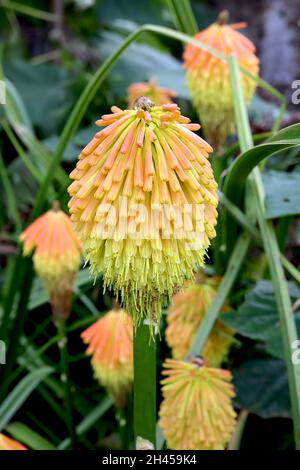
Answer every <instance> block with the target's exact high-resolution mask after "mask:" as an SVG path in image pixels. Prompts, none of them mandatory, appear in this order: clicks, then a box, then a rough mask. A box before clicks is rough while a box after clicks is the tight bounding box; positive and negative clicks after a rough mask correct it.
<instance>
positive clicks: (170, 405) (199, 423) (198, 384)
mask: <svg viewBox="0 0 300 470" xmlns="http://www.w3.org/2000/svg"><path fill="white" fill-rule="evenodd" d="M198 361H199V362H198ZM164 367H165V370H164V372H163V374H164V375H165V376H166V378H165V379H163V380H162V382H161V383H162V386H163V387H162V393H163V401H162V404H161V408H160V412H159V415H160V421H159V425H160V426H161V428H162V430H163V433H164V436H165V438H166V441H167V444H168V447H169V448H171V449H175V450H223V449H224V448H225V446H226V445H227V444H228V442H229V440H230V438H231V435H232V433H233V431H234V428H235V418H236V413H235V411H234V409H233V407H232V404H231V398H232V397H233V396H234V395H235V394H234V391H233V387H232V385H231V383H230V382H231V379H232V376H231V373H230V372H229V371H227V370H223V369H213V368H208V367H205V366H202V365H201V361H200V359H199V360H195V361H194V362H193V363H188V362H183V361H176V360H174V359H167V360H166V362H165V364H164Z"/></svg>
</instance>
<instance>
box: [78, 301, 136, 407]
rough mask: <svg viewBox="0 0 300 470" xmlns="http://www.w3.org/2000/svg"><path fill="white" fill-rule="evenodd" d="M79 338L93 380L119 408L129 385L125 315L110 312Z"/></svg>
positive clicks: (129, 333) (129, 345)
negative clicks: (89, 363)
mask: <svg viewBox="0 0 300 470" xmlns="http://www.w3.org/2000/svg"><path fill="white" fill-rule="evenodd" d="M81 337H82V339H83V341H84V342H85V343H86V344H88V349H87V351H86V353H87V354H89V355H91V356H92V359H91V362H92V367H93V369H94V374H95V377H96V378H97V379H98V381H99V382H100V384H101V385H103V386H104V387H106V388H107V389H108V390H109V392H110V393H111V394H112V395H113V397H114V399H115V402H116V404H117V405H118V406H122V405H123V404H124V401H125V399H126V395H127V393H128V392H129V391H130V389H131V386H132V382H133V325H132V319H131V317H130V315H128V313H126V312H125V311H124V310H122V309H114V310H111V311H110V312H108V313H106V314H105V315H104V316H103V317H101V318H100V319H99V320H97V321H96V322H95V323H93V324H92V325H91V326H90V327H89V328H87V329H86V330H85V331H84V332H83V333H82V334H81Z"/></svg>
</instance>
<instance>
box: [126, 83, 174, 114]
mask: <svg viewBox="0 0 300 470" xmlns="http://www.w3.org/2000/svg"><path fill="white" fill-rule="evenodd" d="M140 96H145V97H146V98H149V100H151V101H152V102H153V103H155V104H156V105H157V106H161V105H163V104H166V103H173V100H172V98H175V96H176V93H175V92H174V91H172V90H169V89H168V88H162V87H159V86H158V85H157V83H156V81H155V80H150V81H149V82H145V83H133V84H132V85H130V86H129V87H128V90H127V103H128V107H129V108H132V107H134V104H135V102H136V100H137V99H138V98H139V97H140Z"/></svg>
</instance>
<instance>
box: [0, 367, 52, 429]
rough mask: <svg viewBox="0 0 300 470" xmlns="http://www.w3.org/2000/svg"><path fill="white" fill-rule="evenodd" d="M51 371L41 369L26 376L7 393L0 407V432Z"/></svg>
mask: <svg viewBox="0 0 300 470" xmlns="http://www.w3.org/2000/svg"><path fill="white" fill-rule="evenodd" d="M51 372H53V369H52V368H51V367H42V368H41V369H39V370H35V371H34V372H30V373H29V374H27V375H26V377H24V378H23V379H22V380H21V381H20V382H19V383H18V385H16V386H15V388H14V389H13V390H12V391H11V392H10V393H9V395H8V396H7V397H6V399H5V400H4V401H3V402H2V404H1V406H0V430H2V429H3V428H5V426H6V425H7V424H8V423H9V421H10V419H11V418H12V417H13V416H14V415H15V413H16V412H17V411H18V410H19V408H20V407H21V406H22V405H23V403H24V402H25V400H27V398H28V397H29V395H30V394H31V393H32V392H33V390H34V389H35V388H36V387H37V386H38V385H39V384H40V382H41V381H42V380H44V379H45V378H46V377H47V376H48V375H49V374H50V373H51Z"/></svg>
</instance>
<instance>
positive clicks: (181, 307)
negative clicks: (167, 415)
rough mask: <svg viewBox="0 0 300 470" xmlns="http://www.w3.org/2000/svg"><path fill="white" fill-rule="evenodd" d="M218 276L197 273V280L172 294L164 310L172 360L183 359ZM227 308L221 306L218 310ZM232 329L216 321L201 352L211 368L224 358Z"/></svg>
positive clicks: (217, 283) (231, 340) (203, 314)
mask: <svg viewBox="0 0 300 470" xmlns="http://www.w3.org/2000/svg"><path fill="white" fill-rule="evenodd" d="M220 280H221V279H220V278H218V277H211V278H208V277H206V276H205V275H203V274H200V273H197V275H196V281H197V282H189V283H187V285H186V287H185V288H184V289H183V290H182V291H180V292H178V293H176V294H175V295H174V296H173V299H172V303H171V304H170V306H169V308H168V310H167V328H166V340H167V343H168V345H169V346H170V348H171V349H172V355H173V357H174V358H175V359H184V358H185V357H186V356H187V354H188V351H189V349H190V347H191V345H192V342H193V339H194V337H195V333H196V331H197V329H198V328H199V326H200V324H201V322H202V320H203V318H204V317H205V314H206V312H207V310H208V308H209V307H210V305H211V304H212V302H213V300H214V298H215V296H216V294H217V288H218V285H219V283H220ZM228 310H229V308H228V305H226V304H225V305H224V306H223V309H222V310H221V313H223V314H224V313H225V312H227V311H228ZM233 334H234V332H233V330H231V329H230V328H228V327H227V326H225V325H223V324H222V323H221V322H220V321H216V323H215V325H214V328H213V330H212V332H211V333H210V335H209V337H208V340H207V342H206V344H205V346H204V348H203V351H202V353H201V355H202V356H203V357H204V359H205V361H206V363H207V364H208V365H209V366H210V367H219V366H220V365H221V364H222V362H223V361H224V360H225V359H226V358H227V355H228V352H229V349H230V346H231V344H232V342H233V341H234V339H233Z"/></svg>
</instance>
